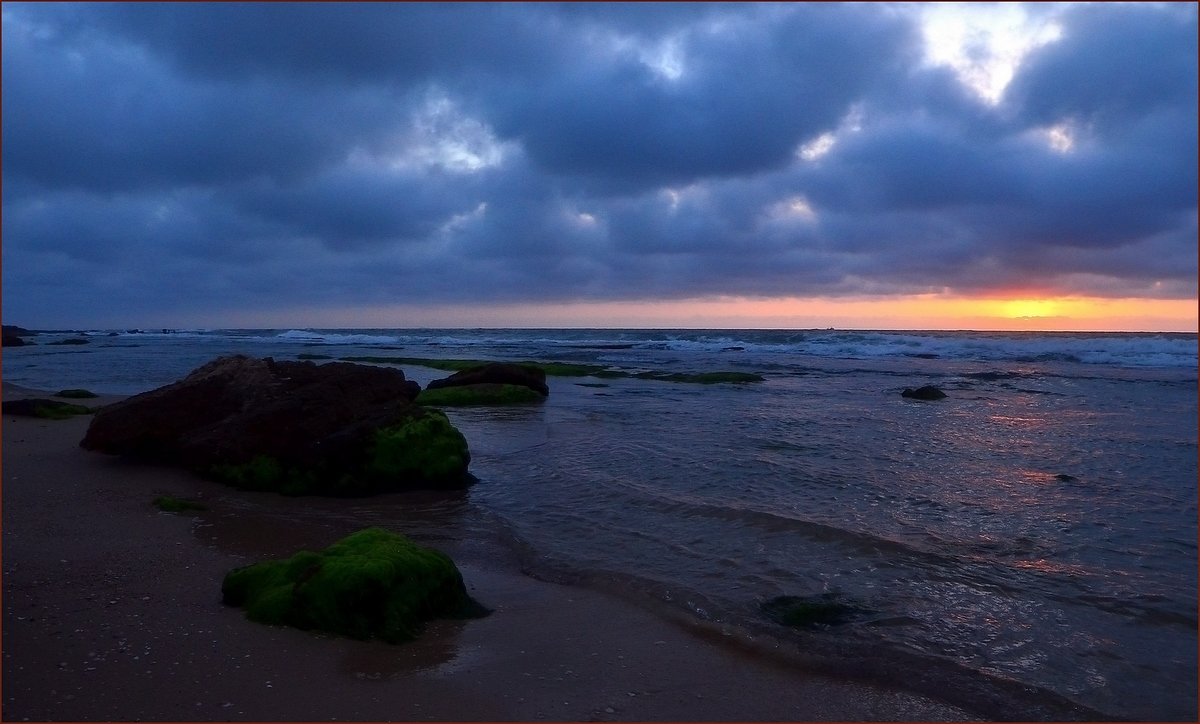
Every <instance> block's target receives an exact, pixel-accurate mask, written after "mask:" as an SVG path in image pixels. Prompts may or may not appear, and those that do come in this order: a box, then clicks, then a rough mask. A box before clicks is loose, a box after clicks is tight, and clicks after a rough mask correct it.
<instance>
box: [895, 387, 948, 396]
mask: <svg viewBox="0 0 1200 724" xmlns="http://www.w3.org/2000/svg"><path fill="white" fill-rule="evenodd" d="M900 396H901V397H908V398H910V399H913V400H940V399H942V398H944V397H945V396H946V393H945V392H942V391H941V390H939V389H938V388H936V387H934V386H933V385H925V386H924V387H918V388H917V389H915V390H913V389H908V388H905V390H904V391H903V392H901V393H900Z"/></svg>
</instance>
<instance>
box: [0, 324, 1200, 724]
mask: <svg viewBox="0 0 1200 724" xmlns="http://www.w3.org/2000/svg"><path fill="white" fill-rule="evenodd" d="M89 339H90V340H91V342H92V343H91V344H89V345H86V346H81V347H47V346H42V345H39V346H38V347H22V348H13V349H6V350H5V354H4V378H5V380H7V381H9V382H14V383H17V384H23V385H27V386H31V387H39V388H49V389H60V388H64V387H89V388H92V389H95V390H99V391H106V392H121V393H129V392H137V391H141V390H145V389H150V388H152V387H155V386H158V385H161V384H165V383H167V382H170V381H173V380H175V379H177V378H178V377H180V376H182V375H183V374H185V373H186V372H188V371H189V370H190V369H192V368H194V367H196V366H198V365H199V364H201V363H203V362H205V361H207V360H208V359H211V358H212V357H213V356H216V355H217V354H225V353H230V352H241V353H245V354H253V355H274V356H276V357H278V358H280V359H289V358H293V357H294V356H295V355H297V354H300V353H314V352H317V353H321V354H330V355H331V356H342V355H362V354H371V355H385V356H386V355H395V356H411V357H469V358H494V359H522V358H524V359H543V360H550V359H562V360H571V361H579V362H592V363H602V364H610V365H614V366H617V367H620V368H622V369H626V370H630V371H637V370H642V369H656V370H668V371H703V370H737V371H749V372H758V373H760V374H762V375H763V376H764V377H765V378H766V379H765V381H764V382H761V383H756V384H746V385H734V384H719V385H694V384H673V383H666V382H657V381H649V380H637V379H611V380H607V379H606V380H597V379H595V378H586V379H585V378H551V380H550V386H551V395H550V397H549V398H548V399H547V401H546V403H545V404H543V405H540V406H536V407H520V408H506V409H453V410H449V411H448V414H449V415H450V417H451V419H452V421H453V422H454V423H455V424H456V425H457V426H458V427H459V428H460V429H461V430H462V431H463V433H464V434H465V435H466V437H467V439H468V441H469V443H470V446H471V451H472V464H471V471H472V472H473V473H474V474H475V475H476V476H477V477H478V478H479V479H480V482H479V483H478V484H477V485H476V486H474V487H473V488H471V489H470V491H469V492H468V493H466V494H465V495H464V496H463V497H462V498H461V499H455V500H449V501H447V500H439V501H438V502H436V503H430V504H429V505H430V506H432V507H430V510H429V511H425V512H427V513H431V515H430V516H428V517H427V518H424V519H422V518H421V517H420V516H413V515H408V514H402V513H399V512H398V511H397V508H396V507H395V506H394V505H389V504H385V503H379V504H377V503H373V502H371V501H370V500H365V501H353V502H345V501H341V502H338V503H334V504H330V505H324V504H322V505H319V506H316V509H318V510H321V511H322V513H321V514H322V515H328V516H330V518H331V519H333V518H337V519H339V520H343V521H344V520H347V518H346V514H345V512H344V511H343V510H342V509H343V508H348V509H352V511H353V513H352V515H350V518H353V519H354V520H362V521H369V522H370V523H378V524H389V523H390V524H392V525H394V526H396V527H397V528H401V529H404V530H410V531H415V533H416V534H419V535H421V536H422V537H424V538H426V539H430V538H436V537H438V536H439V535H440V536H442V537H445V538H447V539H454V540H453V541H451V542H453V543H454V545H457V546H459V547H463V546H467V547H468V548H469V544H468V543H464V539H468V538H478V537H481V536H482V537H488V538H489V539H492V540H496V541H502V542H504V543H505V544H507V545H508V547H509V549H510V550H511V551H512V552H513V555H515V556H519V557H520V559H521V561H522V563H523V565H524V566H525V567H526V568H527V569H529V570H530V571H531V572H533V573H534V574H536V575H540V576H544V577H548V578H555V579H558V580H564V581H573V582H576V583H580V584H586V585H593V586H603V587H606V588H609V589H611V590H617V591H619V592H622V593H624V594H626V595H628V596H631V597H634V598H639V597H640V598H641V599H643V600H644V601H645V602H646V603H647V604H648V605H653V606H659V607H664V606H665V607H668V608H672V609H675V610H677V611H682V612H686V613H687V615H689V616H691V617H694V618H695V619H698V620H704V621H708V622H710V623H711V624H713V625H716V626H721V627H727V628H729V629H730V630H736V631H738V632H741V633H742V634H745V635H770V636H779V637H781V638H782V639H783V640H785V641H787V640H790V641H797V642H799V643H801V644H802V645H803V647H804V648H805V650H806V651H811V652H814V653H815V654H819V655H820V656H822V657H825V658H826V659H828V660H839V659H840V660H842V661H848V662H851V665H853V662H854V661H856V660H857V661H859V662H865V661H867V660H870V661H871V662H872V663H871V671H872V672H875V673H878V674H880V675H886V676H892V677H894V678H897V679H902V678H903V676H904V672H905V670H906V669H911V666H912V661H913V660H914V659H913V657H916V659H917V660H920V661H927V662H939V664H944V665H945V666H946V667H947V668H945V669H944V670H945V671H973V672H977V673H978V674H986V675H993V676H997V677H1002V678H1004V679H1011V680H1015V681H1017V682H1021V683H1022V684H1025V685H1027V686H1028V687H1034V688H1036V689H1037V690H1039V691H1043V692H1045V693H1046V695H1047V696H1052V695H1054V694H1057V695H1061V696H1065V697H1067V698H1069V699H1070V700H1072V701H1075V702H1078V703H1080V704H1083V705H1085V706H1087V707H1090V708H1092V709H1095V710H1097V711H1098V712H1101V713H1104V714H1108V715H1112V716H1121V717H1129V718H1134V719H1194V718H1195V716H1196V695H1197V687H1196V681H1197V677H1196V675H1197V661H1196V650H1197V649H1196V644H1197V629H1196V620H1197V616H1196V613H1197V600H1196V590H1197V576H1196V572H1197V547H1196V541H1197V514H1196V512H1197V485H1196V480H1197V373H1196V336H1195V335H1082V334H1081V335H1036V334H978V333H976V334H972V333H862V332H836V331H811V332H737V331H721V332H684V331H667V332H642V331H637V332H634V331H629V332H621V331H611V330H606V331H592V332H588V331H547V330H528V331H521V330H507V331H506V330H500V331H497V330H477V331H469V330H427V331H416V330H403V331H395V330H392V331H389V330H370V331H366V332H361V331H329V332H323V333H315V332H310V331H304V330H292V331H281V330H260V331H252V332H237V333H232V332H222V331H194V332H183V333H174V334H127V333H123V334H120V335H118V336H112V337H110V336H102V335H97V336H92V337H89ZM131 345H137V346H131ZM317 346H320V349H317ZM405 372H406V374H408V376H409V377H410V378H411V379H416V380H417V381H418V382H421V383H425V382H428V381H429V380H431V379H435V378H439V377H442V376H445V375H446V374H448V373H444V372H440V371H436V370H431V369H428V368H421V367H406V368H405ZM581 382H582V383H587V384H589V385H596V384H602V385H605V386H602V387H600V386H583V385H580V384H578V383H581ZM924 384H935V385H937V386H939V387H941V388H942V389H944V390H945V391H946V392H947V393H948V395H949V397H948V398H947V399H946V400H942V401H939V402H933V403H928V402H918V401H912V400H907V399H904V398H902V397H900V395H899V392H900V391H901V390H902V389H904V388H905V387H916V386H920V385H924ZM426 507H429V506H426ZM281 509H282V510H285V511H286V510H291V511H292V512H293V513H294V514H296V515H299V514H301V513H300V511H301V508H300V507H299V505H298V503H296V502H292V501H289V502H288V503H286V504H281ZM285 517H286V516H285ZM450 518H452V519H453V520H454V521H456V523H455V524H454V525H448V524H446V520H448V519H450ZM423 521H424V522H423ZM430 521H440V522H432V523H431V522H430ZM826 592H834V593H836V594H837V595H838V596H840V597H841V598H843V599H845V600H846V601H849V602H852V603H854V604H855V605H857V606H858V607H859V608H860V609H862V610H863V611H864V612H863V613H862V614H860V615H859V616H858V617H856V618H855V619H854V620H852V621H851V622H850V623H848V624H845V625H842V626H837V627H834V628H828V629H816V630H812V631H804V632H796V633H792V632H789V631H787V630H784V629H782V628H781V627H778V626H776V625H775V624H773V623H771V622H770V621H768V620H766V619H765V618H764V617H763V615H762V614H761V613H760V611H759V605H760V604H761V603H762V602H763V601H765V600H768V599H770V598H772V597H774V596H778V595H813V594H821V593H826ZM888 662H891V663H890V664H889V663H888ZM889 667H890V668H889ZM968 688H969V687H968ZM1035 698H1036V697H1035ZM1010 711H1017V712H1020V711H1021V709H1020V708H1019V707H1018V708H1016V709H1015V710H1014V709H1010ZM1026 711H1028V712H1030V713H1036V710H1034V709H1028V710H1026Z"/></svg>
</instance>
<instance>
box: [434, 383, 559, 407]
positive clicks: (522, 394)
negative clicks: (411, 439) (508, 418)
mask: <svg viewBox="0 0 1200 724" xmlns="http://www.w3.org/2000/svg"><path fill="white" fill-rule="evenodd" d="M545 399H546V398H545V397H544V396H542V394H541V393H540V392H538V391H536V390H532V389H530V388H528V387H526V386H524V385H507V384H480V385H462V386H458V387H441V388H439V389H436V390H423V391H422V392H421V394H420V395H418V396H417V404H418V405H427V406H432V407H468V406H472V405H521V404H529V403H536V402H542V401H543V400H545Z"/></svg>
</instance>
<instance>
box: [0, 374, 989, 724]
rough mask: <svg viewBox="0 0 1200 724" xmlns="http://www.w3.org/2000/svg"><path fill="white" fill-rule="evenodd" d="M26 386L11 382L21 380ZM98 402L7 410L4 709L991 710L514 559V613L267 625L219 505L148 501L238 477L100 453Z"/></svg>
mask: <svg viewBox="0 0 1200 724" xmlns="http://www.w3.org/2000/svg"><path fill="white" fill-rule="evenodd" d="M27 394H29V391H26V390H21V389H20V388H13V387H12V386H9V385H5V390H4V398H5V399H15V398H17V397H20V396H24V395H27ZM38 396H47V395H44V394H41V395H38ZM111 399H114V398H107V399H105V398H101V399H99V400H84V401H78V402H83V403H84V404H88V405H95V404H103V403H104V402H106V401H109V400H111ZM88 420H89V418H88V417H79V418H75V419H71V420H64V421H47V420H37V419H32V418H21V417H15V416H12V415H5V416H4V418H3V459H2V466H3V491H2V493H3V498H2V505H3V549H2V551H0V557H2V561H3V594H4V597H3V607H4V620H3V638H2V649H3V689H2V696H3V702H2V709H0V718H2V719H3V720H4V721H22V720H55V721H63V720H74V721H84V720H107V721H112V720H160V721H162V720H166V721H185V720H199V721H219V720H250V721H315V720H360V721H361V720H366V721H385V720H392V721H396V720H399V721H443V720H458V721H470V720H488V721H503V720H516V721H531V720H557V721H589V720H595V721H607V720H618V721H704V720H741V721H745V720H774V721H812V720H843V721H845V720H904V721H931V720H965V719H978V718H979V716H978V715H977V714H975V713H969V712H966V711H964V710H962V709H958V708H956V707H953V706H950V705H948V704H944V703H941V702H938V701H935V700H933V699H931V698H929V697H927V696H922V695H918V694H913V693H908V692H904V691H899V690H895V689H890V688H886V687H881V686H877V685H874V684H870V683H864V682H862V681H857V680H843V679H834V678H828V677H825V676H821V675H815V674H813V673H811V672H806V671H803V670H799V669H797V668H795V667H792V666H788V665H786V664H783V663H780V662H775V661H772V660H769V659H766V658H763V657H760V656H754V655H751V654H749V653H746V652H744V651H740V650H739V649H738V648H737V647H735V646H729V645H725V644H724V643H723V642H722V641H720V640H719V639H720V636H719V635H713V634H709V635H700V634H698V633H697V632H695V631H692V630H688V629H685V628H684V627H681V626H679V625H676V624H675V623H673V622H671V621H669V620H666V619H663V618H660V617H658V616H656V615H654V614H652V613H650V612H648V611H645V610H642V609H640V608H638V607H636V606H634V605H632V604H630V603H628V602H625V601H623V600H620V599H617V598H614V597H611V596H608V595H606V594H604V593H600V592H595V591H591V590H585V589H579V588H573V587H568V586H561V585H557V584H552V583H547V582H543V581H538V580H535V579H532V578H529V577H528V576H524V575H521V574H520V573H519V572H518V571H515V570H512V568H511V567H509V566H505V565H502V564H500V563H497V564H496V565H488V564H487V563H486V562H479V561H474V560H472V561H469V562H467V563H464V564H461V565H460V568H461V569H462V572H463V576H464V579H465V580H466V582H467V585H468V588H469V589H470V591H471V593H472V595H474V596H475V597H476V598H477V599H478V600H480V601H482V602H484V603H485V604H486V605H488V606H489V607H491V608H493V609H494V610H495V613H493V614H492V615H491V616H489V617H487V618H484V619H479V620H474V621H465V622H463V621H455V622H449V621H445V622H434V623H433V624H431V625H430V626H429V627H428V629H427V630H426V632H425V633H424V635H423V636H422V637H421V638H420V639H419V640H418V641H416V642H413V643H410V644H404V645H400V646H391V645H387V644H383V643H379V642H363V641H352V640H348V639H343V638H337V637H333V636H327V635H322V634H314V633H309V632H304V631H298V630H293V629H285V628H278V627H269V626H262V625H259V624H255V623H252V622H250V621H248V620H246V619H245V618H244V617H243V614H242V612H241V611H240V610H236V609H231V608H228V607H226V606H224V605H222V603H221V601H220V587H221V580H222V578H223V577H224V575H225V573H226V572H228V571H229V570H230V569H232V568H234V567H236V566H240V565H245V564H247V563H249V562H252V561H253V560H257V559H258V558H259V557H261V556H257V557H253V556H249V555H243V554H239V553H237V552H234V551H235V549H234V548H231V547H229V546H225V547H221V546H218V545H215V544H213V543H212V542H211V538H209V537H208V535H207V533H206V531H208V530H209V529H208V528H205V527H204V525H203V514H201V515H200V516H193V515H187V514H183V515H181V514H170V513H163V512H159V511H158V510H156V509H155V508H154V507H153V506H152V504H151V501H152V500H153V499H154V498H155V497H157V496H159V495H174V496H178V497H190V498H199V499H202V500H206V499H214V498H219V497H220V496H227V495H238V493H237V491H231V490H230V489H228V488H223V487H221V486H216V485H215V484H213V483H210V482H207V481H203V480H200V479H198V478H196V477H195V476H193V475H190V474H188V473H185V472H182V471H177V470H169V469H163V468H155V467H146V466H140V465H134V464H130V463H125V462H122V461H120V460H117V459H114V458H110V457H106V456H103V455H98V454H96V453H89V452H86V451H83V450H81V449H80V448H79V447H78V441H79V440H80V439H81V438H82V437H83V434H84V431H85V430H86V429H87V425H88ZM401 532H403V531H401ZM272 533H273V532H272ZM266 534H267V532H265V531H264V535H266ZM287 537H288V538H293V537H294V539H295V540H278V539H274V540H273V541H272V542H271V544H269V545H264V546H263V547H264V548H265V549H271V548H284V549H290V547H291V546H293V545H295V547H309V548H316V547H321V546H324V545H327V544H328V543H329V542H332V541H331V540H329V539H327V538H328V531H325V530H296V531H290V532H289V533H288V536H287ZM309 539H311V540H309ZM301 541H303V542H301Z"/></svg>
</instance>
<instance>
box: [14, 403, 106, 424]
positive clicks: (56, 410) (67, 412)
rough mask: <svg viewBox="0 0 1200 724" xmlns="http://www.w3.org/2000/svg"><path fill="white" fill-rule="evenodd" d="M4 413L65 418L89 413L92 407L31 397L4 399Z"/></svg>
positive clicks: (48, 418) (54, 418)
mask: <svg viewBox="0 0 1200 724" xmlns="http://www.w3.org/2000/svg"><path fill="white" fill-rule="evenodd" d="M3 410H4V414H6V415H23V416H25V417H40V418H42V419H43V420H65V419H67V418H68V417H74V416H75V415H90V414H92V409H91V408H90V407H84V406H83V405H72V404H70V403H68V402H59V401H58V400H45V399H40V398H31V399H26V400H5V401H4V404H3Z"/></svg>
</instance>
